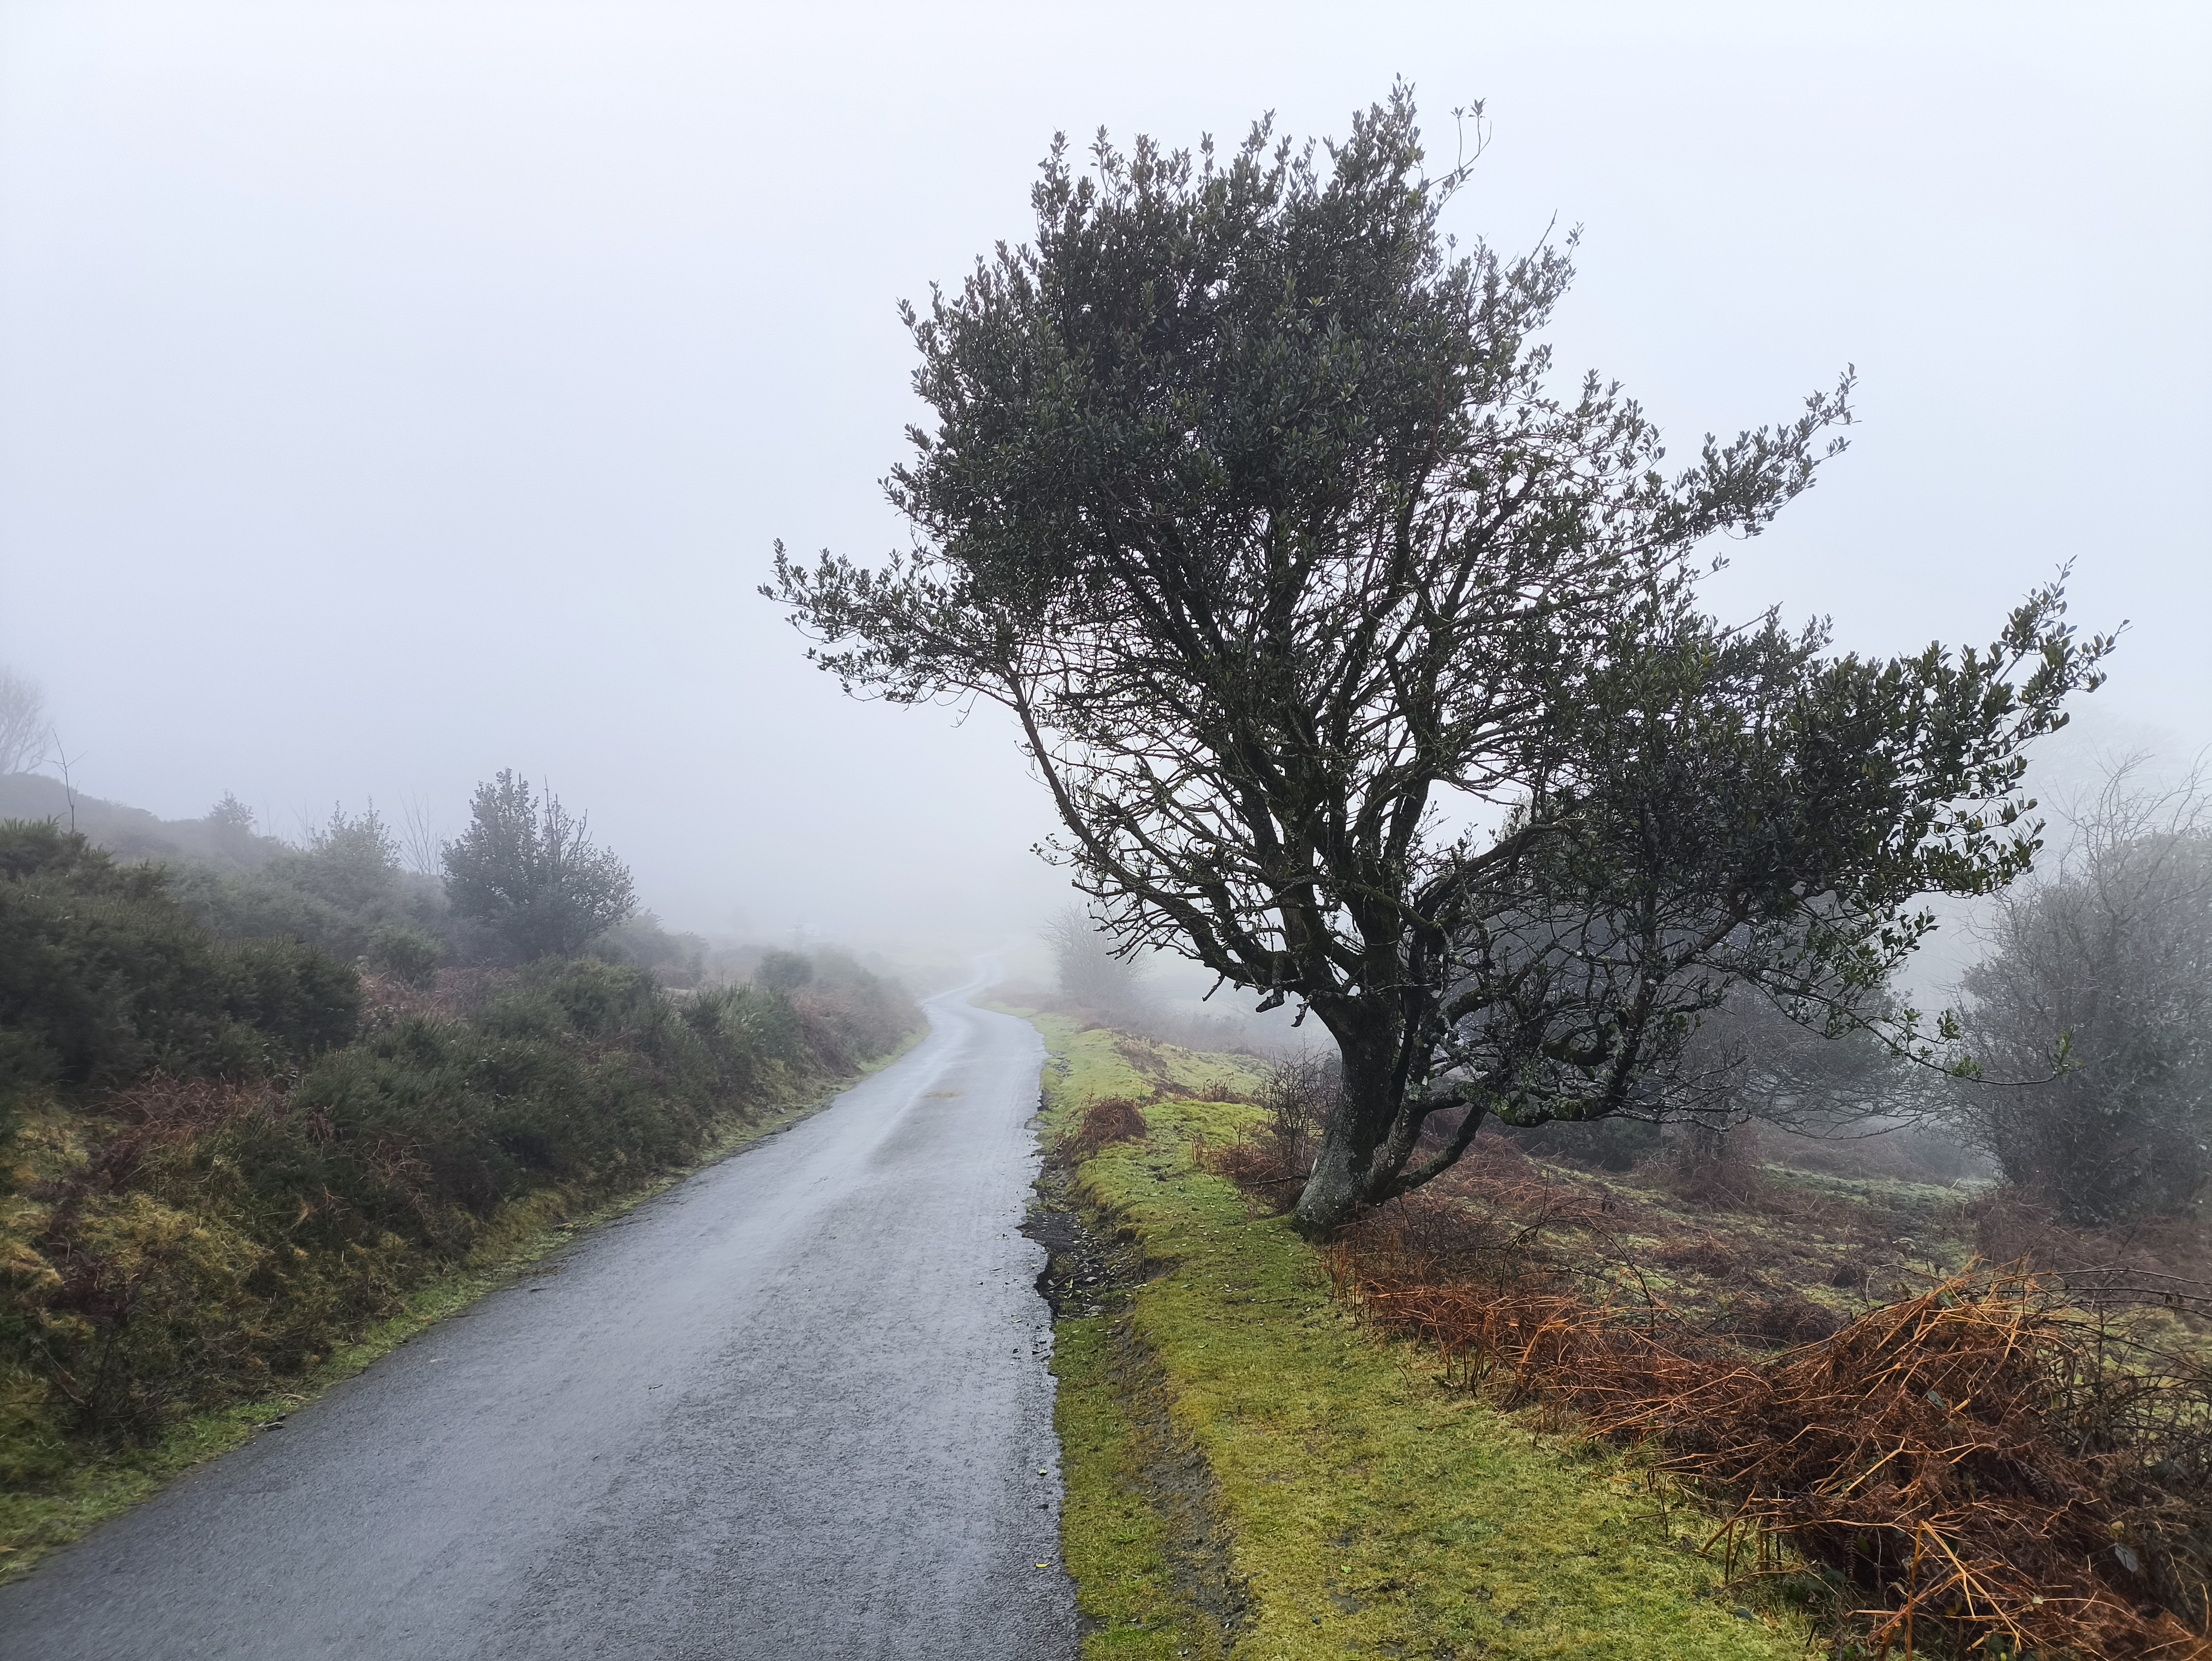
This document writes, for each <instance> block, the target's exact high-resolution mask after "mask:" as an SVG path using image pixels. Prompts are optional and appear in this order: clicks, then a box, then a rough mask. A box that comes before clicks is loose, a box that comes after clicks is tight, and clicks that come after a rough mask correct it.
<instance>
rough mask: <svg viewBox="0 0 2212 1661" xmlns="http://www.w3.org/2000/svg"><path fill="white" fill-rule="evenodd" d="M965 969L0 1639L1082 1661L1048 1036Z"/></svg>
mask: <svg viewBox="0 0 2212 1661" xmlns="http://www.w3.org/2000/svg"><path fill="white" fill-rule="evenodd" d="M981 984H982V983H980V982H979V983H978V985H981ZM973 990H975V988H963V989H962V990H960V991H958V992H953V993H948V994H945V995H942V996H939V997H937V998H933V999H932V1000H930V1001H929V1002H928V1003H927V1005H926V1006H925V1007H926V1008H927V1010H928V1012H929V1017H930V1022H931V1031H930V1033H929V1036H928V1037H927V1038H926V1039H924V1040H923V1041H922V1043H921V1044H920V1045H919V1046H918V1047H916V1048H915V1050H913V1051H911V1052H910V1053H909V1054H908V1055H907V1056H905V1057H904V1058H902V1060H900V1061H899V1062H896V1063H895V1064H894V1065H893V1066H891V1067H890V1068H886V1069H885V1070H884V1072H882V1073H879V1074H877V1075H876V1076H875V1077H873V1078H872V1079H870V1080H868V1081H867V1082H866V1083H865V1084H862V1085H860V1086H859V1087H858V1088H856V1089H854V1090H853V1091H850V1092H848V1093H847V1094H846V1095H845V1096H843V1097H842V1098H840V1099H839V1100H838V1101H837V1103H836V1104H835V1105H834V1106H832V1107H830V1108H829V1109H827V1110H824V1111H823V1112H821V1113H819V1114H817V1115H815V1116H812V1117H811V1118H808V1119H805V1120H803V1121H801V1122H800V1123H798V1124H796V1125H795V1126H793V1128H792V1129H788V1130H787V1131H784V1132H781V1134H779V1135H775V1136H772V1137H769V1138H768V1139H767V1140H765V1141H763V1142H761V1143H760V1144H758V1145H757V1146H756V1147H753V1148H751V1149H750V1150H749V1151H747V1152H746V1153H743V1154H740V1155H738V1157H736V1158H734V1159H729V1160H727V1161H726V1162H724V1163H723V1164H721V1165H716V1166H714V1168H713V1169H711V1170H708V1171H704V1172H702V1174H701V1175H699V1176H697V1177H693V1178H691V1179H690V1181H688V1182H686V1183H683V1184H682V1185H681V1186H679V1187H678V1188H675V1189H671V1190H670V1191H669V1192H668V1193H667V1194H665V1195H664V1196H661V1197H660V1198H659V1199H656V1200H653V1201H652V1202H648V1203H647V1204H646V1205H643V1206H641V1207H640V1208H638V1209H636V1210H635V1211H634V1212H632V1213H630V1214H629V1215H628V1216H627V1217H626V1218H624V1219H623V1220H621V1221H619V1222H617V1223H615V1224H612V1225H611V1226H607V1227H605V1228H603V1229H600V1230H599V1231H597V1232H593V1233H592V1234H590V1235H588V1236H586V1237H584V1238H580V1239H579V1240H578V1241H577V1242H576V1244H574V1245H573V1246H570V1247H568V1248H566V1249H565V1250H562V1252H561V1253H560V1254H559V1255H558V1256H556V1257H555V1258H553V1259H550V1260H549V1262H547V1264H546V1265H545V1266H544V1268H545V1269H549V1270H550V1271H552V1272H551V1273H541V1274H540V1275H536V1276H533V1277H532V1278H529V1279H526V1280H524V1281H520V1282H519V1283H518V1284H515V1285H513V1286H511V1287H507V1288H505V1289H503V1290H501V1291H499V1292H496V1293H493V1294H492V1295H491V1296H490V1297H489V1298H487V1299H484V1300H483V1302H482V1303H480V1304H478V1305H476V1307H475V1308H474V1310H472V1311H470V1312H469V1313H468V1314H467V1315H465V1316H464V1317H457V1318H455V1319H453V1320H451V1321H448V1322H447V1323H443V1324H441V1325H440V1326H436V1327H434V1328H431V1329H428V1331H426V1332H423V1333H422V1334H420V1335H417V1336H416V1338H415V1339H414V1340H413V1341H412V1342H410V1343H409V1344H408V1345H406V1346H405V1347H404V1348H401V1349H399V1350H398V1351H395V1352H394V1353H393V1354H392V1355H390V1356H388V1357H386V1359H385V1360H382V1361H380V1362H379V1363H378V1364H377V1365H376V1366H373V1367H371V1368H370V1369H369V1370H368V1371H367V1372H364V1373H362V1375H361V1376H360V1377H358V1378H355V1379H352V1380H351V1381H349V1382H348V1383H346V1384H341V1385H339V1386H338V1387H337V1388H336V1389H335V1390H331V1392H330V1393H329V1394H328V1395H327V1396H325V1397H324V1398H323V1399H322V1400H321V1401H319V1402H316V1403H315V1404H314V1405H313V1406H312V1407H307V1408H303V1409H301V1410H300V1411H299V1412H297V1413H295V1414H294V1415H292V1417H291V1419H290V1421H289V1423H287V1424H286V1425H285V1426H284V1427H283V1428H282V1429H280V1430H276V1431H269V1432H264V1433H261V1434H260V1435H258V1436H257V1437H256V1438H255V1439H254V1440H253V1441H252V1443H250V1444H249V1445H246V1446H245V1447H243V1448H241V1449H240V1450H239V1451H236V1452H234V1453H233V1454H230V1455H228V1456H227V1457H224V1458H222V1459H220V1460H217V1461H216V1462H215V1463H211V1464H210V1465H207V1466H204V1467H203V1468H202V1469H199V1470H197V1471H196V1472H194V1473H192V1474H191V1475H188V1476H186V1477H185V1478H184V1479H183V1480H181V1481H179V1482H177V1483H176V1484H175V1485H174V1486H173V1487H172V1488H168V1489H167V1491H165V1492H164V1493H163V1494H161V1495H160V1497H158V1498H157V1499H155V1500H152V1501H150V1502H149V1503H148V1504H146V1505H144V1506H140V1507H139V1508H138V1509H137V1510H136V1511H134V1512H131V1513H129V1514H128V1515H126V1516H125V1517H122V1518H118V1520H117V1521H115V1522H113V1523H112V1524H108V1525H107V1526H106V1527H105V1528H103V1529H101V1530H99V1531H98V1532H97V1533H96V1534H94V1535H93V1536H91V1537H89V1538H88V1539H87V1540H85V1541H84V1542H82V1543H80V1544H79V1545H77V1546H75V1547H73V1548H70V1549H69V1550H67V1551H65V1552H63V1553H60V1554H58V1555H56V1556H55V1557H53V1558H52V1559H51V1560H50V1561H48V1562H46V1564H44V1565H43V1566H41V1567H40V1568H39V1569H38V1570H37V1571H36V1572H35V1573H33V1574H31V1575H30V1576H29V1577H27V1579H25V1580H24V1581H23V1583H22V1584H21V1585H18V1586H15V1587H14V1588H12V1589H10V1590H9V1591H6V1592H4V1593H0V1655H4V1656H6V1657H8V1658H9V1661H61V1658H72V1661H74V1658H85V1661H137V1658H145V1661H156V1658H158V1661H182V1658H197V1657H210V1658H222V1661H257V1658H264V1657H266V1658H270V1661H278V1658H282V1661H307V1658H320V1657H362V1658H372V1657H373V1658H376V1661H411V1658H417V1657H420V1658H425V1661H447V1658H462V1657H483V1658H495V1657H496V1658H523V1657H541V1656H542V1657H554V1656H558V1657H562V1658H565V1661H576V1658H584V1657H621V1658H625V1661H628V1658H647V1657H652V1658H669V1661H677V1658H684V1661H689V1658H694V1657H696V1658H702V1661H703V1658H709V1657H711V1658H715V1661H735V1658H756V1657H757V1658H771V1657H773V1658H779V1661H781V1658H791V1661H805V1658H813V1657H823V1658H829V1657H835V1658H839V1661H848V1658H850V1661H864V1658H878V1657H882V1658H890V1657H897V1658H900V1661H914V1658H933V1657H945V1658H948V1661H950V1658H959V1661H993V1658H1006V1661H1050V1658H1060V1657H1072V1656H1073V1654H1074V1653H1075V1647H1076V1621H1075V1608H1074V1597H1073V1589H1072V1587H1071V1585H1070V1584H1069V1582H1068V1580H1067V1578H1066V1575H1065V1574H1064V1573H1062V1572H1061V1570H1060V1555H1059V1550H1058V1518H1059V1494H1060V1482H1059V1475H1058V1472H1059V1464H1058V1457H1057V1454H1058V1450H1057V1445H1056V1444H1055V1442H1054V1437H1053V1429H1052V1380H1051V1378H1050V1377H1049V1375H1048V1373H1047V1372H1046V1368H1045V1360H1046V1355H1047V1353H1048V1348H1049V1345H1050V1342H1051V1325H1050V1318H1049V1316H1048V1311H1047V1310H1046V1308H1045V1305H1044V1304H1043V1302H1042V1300H1041V1299H1039V1298H1038V1296H1037V1294H1036V1290H1035V1288H1034V1281H1035V1280H1036V1275H1037V1274H1038V1272H1039V1270H1040V1269H1042V1265H1043V1253H1042V1249H1041V1248H1039V1247H1037V1246H1036V1245H1035V1244H1031V1243H1030V1241H1028V1240H1026V1239H1024V1238H1022V1237H1021V1235H1019V1234H1018V1233H1017V1232H1015V1231H1016V1228H1017V1226H1018V1225H1019V1223H1020V1222H1021V1220H1022V1215H1023V1211H1024V1204H1025V1202H1026V1201H1027V1198H1028V1192H1029V1183H1030V1180H1031V1178H1032V1177H1033V1176H1034V1175H1035V1171H1036V1153H1035V1149H1034V1145H1033V1138H1032V1135H1031V1131H1030V1123H1029V1121H1030V1116H1031V1115H1032V1113H1033V1112H1034V1111H1035V1109H1036V1094H1037V1075H1038V1068H1039V1067H1040V1065H1041V1063H1042V1060H1043V1050H1042V1045H1041V1044H1040V1043H1038V1041H1037V1037H1036V1033H1035V1032H1034V1031H1031V1030H1030V1028H1029V1027H1028V1026H1027V1025H1024V1023H1022V1022H1019V1021H1017V1020H1014V1019H1011V1018H1009V1017H1007V1016H1004V1015H998V1014H994V1013H988V1012H987V1011H983V1010H978V1009H975V1008H973V1007H969V1004H968V1003H967V1001H966V999H967V995H968V994H969V992H972V991H973ZM1040 1468H1042V1470H1043V1471H1044V1472H1046V1473H1049V1474H1040ZM1040 1564H1044V1565H1048V1567H1039V1565H1040Z"/></svg>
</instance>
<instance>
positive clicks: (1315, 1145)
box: [1260, 1050, 1344, 1182]
mask: <svg viewBox="0 0 2212 1661" xmlns="http://www.w3.org/2000/svg"><path fill="white" fill-rule="evenodd" d="M1343 1082H1344V1078H1343V1069H1342V1068H1341V1067H1340V1065H1339V1064H1338V1062H1337V1059H1336V1057H1335V1056H1331V1055H1325V1054H1316V1053H1315V1052H1314V1051H1311V1050H1306V1051H1304V1052H1302V1053H1300V1054H1298V1055H1295V1056H1285V1057H1284V1058H1283V1059H1282V1060H1281V1061H1279V1062H1276V1063H1275V1064H1274V1065H1273V1067H1271V1068H1268V1069H1267V1074H1266V1076H1265V1077H1264V1078H1262V1079H1261V1081H1260V1106H1261V1110H1263V1111H1264V1112H1265V1113H1266V1114H1267V1135H1268V1138H1269V1140H1270V1141H1273V1143H1274V1146H1275V1154H1276V1157H1277V1158H1278V1159H1281V1161H1282V1162H1283V1169H1284V1171H1286V1172H1287V1173H1289V1174H1290V1175H1291V1176H1292V1177H1296V1178H1297V1180H1298V1181H1300V1182H1304V1180H1305V1179H1306V1178H1307V1177H1310V1176H1311V1175H1312V1174H1313V1165H1314V1155H1315V1153H1316V1152H1318V1151H1319V1149H1320V1147H1321V1138H1322V1132H1323V1131H1324V1130H1326V1129H1328V1121H1329V1116H1330V1115H1331V1114H1333V1113H1334V1112H1335V1111H1336V1098H1337V1095H1338V1092H1340V1090H1341V1089H1342V1087H1343Z"/></svg>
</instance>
